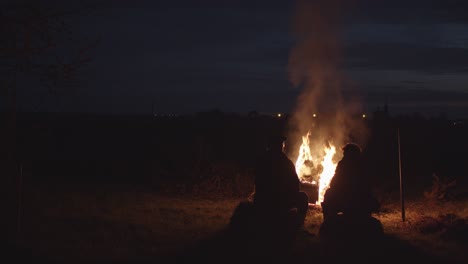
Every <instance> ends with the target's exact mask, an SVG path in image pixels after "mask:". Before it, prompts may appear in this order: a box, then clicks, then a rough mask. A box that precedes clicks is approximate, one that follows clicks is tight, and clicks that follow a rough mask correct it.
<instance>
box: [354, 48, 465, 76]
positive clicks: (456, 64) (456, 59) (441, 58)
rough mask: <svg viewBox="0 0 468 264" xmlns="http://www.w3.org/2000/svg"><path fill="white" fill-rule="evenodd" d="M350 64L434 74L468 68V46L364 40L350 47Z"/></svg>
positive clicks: (356, 66) (360, 66) (377, 68)
mask: <svg viewBox="0 0 468 264" xmlns="http://www.w3.org/2000/svg"><path fill="white" fill-rule="evenodd" d="M345 53H346V54H347V55H346V60H347V64H346V65H347V66H348V67H351V68H364V69H372V70H405V71H415V72H424V73H430V74H442V73H463V72H467V71H468V64H467V61H468V48H443V47H432V46H430V43H427V44H426V43H421V44H409V43H360V44H354V45H351V46H349V47H347V49H346V52H345Z"/></svg>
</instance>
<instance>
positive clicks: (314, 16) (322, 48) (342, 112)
mask: <svg viewBox="0 0 468 264" xmlns="http://www.w3.org/2000/svg"><path fill="white" fill-rule="evenodd" d="M345 3H346V1H342V0H327V1H307V0H298V1H297V2H296V7H295V13H294V15H293V20H292V28H291V32H292V35H293V37H294V39H295V41H296V44H295V46H294V47H293V49H292V50H291V52H290V57H289V63H288V74H289V80H290V82H291V84H292V86H293V87H294V88H295V89H301V93H300V95H299V97H298V98H297V103H296V106H295V109H294V111H293V112H292V115H291V118H290V120H289V124H288V139H289V138H291V139H292V140H291V141H290V142H291V143H295V144H297V145H295V146H292V149H293V150H294V151H296V150H297V149H298V148H299V144H301V143H302V141H301V137H302V136H303V135H305V134H306V133H307V131H310V132H311V139H310V140H311V145H312V148H313V147H314V146H316V147H317V148H322V147H323V145H326V144H328V143H331V144H334V145H335V146H337V147H338V148H339V147H341V146H342V145H343V144H344V143H346V142H347V141H355V142H358V143H361V144H362V142H363V139H362V138H361V139H359V137H363V136H364V134H365V132H364V130H363V127H362V125H361V124H362V120H361V119H362V117H361V114H362V111H361V109H360V104H359V101H356V100H354V101H350V100H348V101H346V100H345V98H343V97H342V88H343V87H342V86H343V83H344V82H345V80H344V77H343V74H342V73H340V66H341V63H342V58H343V54H342V43H343V42H342V40H341V38H340V35H341V33H342V31H343V22H344V11H345V10H346V7H347V6H345ZM348 3H349V2H348ZM357 115H359V117H361V118H356V116H357ZM338 152H340V151H338ZM296 154H297V153H296ZM294 158H295V157H294Z"/></svg>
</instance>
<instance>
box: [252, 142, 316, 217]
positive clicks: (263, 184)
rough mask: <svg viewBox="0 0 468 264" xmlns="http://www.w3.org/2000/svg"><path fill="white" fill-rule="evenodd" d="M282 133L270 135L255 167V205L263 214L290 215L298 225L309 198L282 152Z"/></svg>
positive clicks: (292, 165) (274, 215)
mask: <svg viewBox="0 0 468 264" xmlns="http://www.w3.org/2000/svg"><path fill="white" fill-rule="evenodd" d="M285 140H286V137H284V136H272V137H270V138H269V140H268V146H267V151H266V153H264V155H263V156H262V157H261V158H260V159H259V160H258V162H257V164H256V167H255V171H254V173H255V193H254V198H253V202H254V206H255V208H256V210H257V211H258V212H259V213H261V214H265V216H273V217H279V218H281V217H282V216H284V215H286V217H291V216H292V217H293V218H295V221H297V225H298V226H300V225H302V224H303V223H304V220H305V216H306V213H307V210H308V204H309V203H308V197H307V195H306V194H305V193H304V192H301V191H300V190H299V188H300V181H299V177H298V176H297V173H296V168H295V166H294V164H293V162H292V161H291V160H290V159H289V158H288V157H287V156H286V154H285V153H284V148H285Z"/></svg>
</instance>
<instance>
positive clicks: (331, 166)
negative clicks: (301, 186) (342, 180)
mask: <svg viewBox="0 0 468 264" xmlns="http://www.w3.org/2000/svg"><path fill="white" fill-rule="evenodd" d="M309 137H310V131H309V132H307V134H306V135H305V136H302V144H301V146H300V147H299V156H298V157H297V160H296V172H297V175H298V176H299V179H300V180H301V181H303V182H309V183H312V184H317V183H318V199H317V201H316V205H320V204H321V203H322V201H323V195H324V194H325V191H326V190H327V189H328V186H329V184H330V181H331V179H332V178H333V175H334V174H335V169H336V165H337V163H335V162H333V156H334V155H335V153H336V148H335V146H333V145H331V144H330V147H327V146H324V147H323V148H322V149H320V148H319V149H318V151H317V153H314V155H312V151H311V149H310V141H309Z"/></svg>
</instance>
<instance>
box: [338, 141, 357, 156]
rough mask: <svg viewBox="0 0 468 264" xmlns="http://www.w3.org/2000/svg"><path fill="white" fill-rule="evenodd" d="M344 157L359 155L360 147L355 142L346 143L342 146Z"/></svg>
mask: <svg viewBox="0 0 468 264" xmlns="http://www.w3.org/2000/svg"><path fill="white" fill-rule="evenodd" d="M342 150H343V156H344V157H350V158H352V157H359V156H360V155H361V152H362V150H361V147H360V146H359V145H358V144H356V143H347V144H346V145H345V146H344V147H343V148H342Z"/></svg>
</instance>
